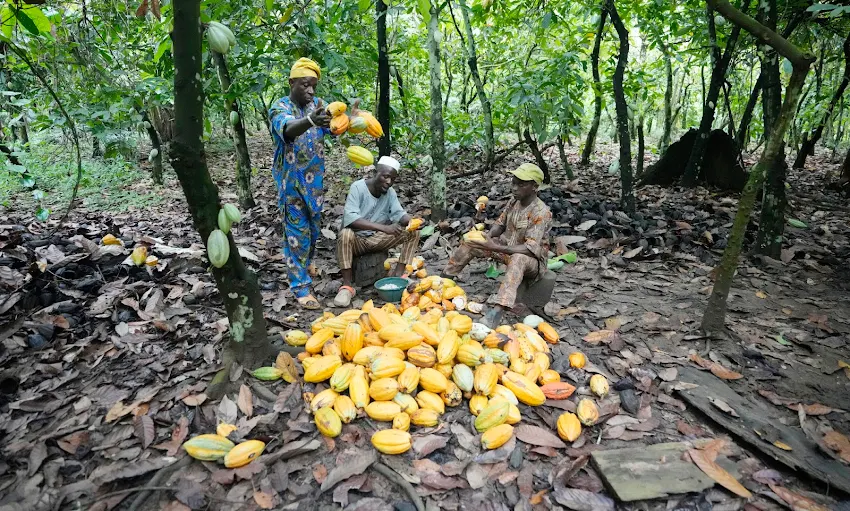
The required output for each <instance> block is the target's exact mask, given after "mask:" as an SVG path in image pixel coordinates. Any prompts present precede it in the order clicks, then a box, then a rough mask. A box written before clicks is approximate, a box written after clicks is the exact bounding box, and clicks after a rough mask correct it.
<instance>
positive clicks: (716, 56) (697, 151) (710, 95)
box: [682, 0, 750, 187]
mask: <svg viewBox="0 0 850 511" xmlns="http://www.w3.org/2000/svg"><path fill="white" fill-rule="evenodd" d="M749 3H750V0H744V2H743V4H744V10H746V9H747V7H748V6H749ZM706 16H707V21H708V33H709V39H710V40H711V55H712V57H711V60H712V69H711V79H710V82H709V84H708V92H707V93H706V96H705V101H704V102H703V107H702V119H701V120H700V123H699V130H698V131H697V137H696V140H694V147H693V148H692V149H691V155H690V157H689V158H688V163H687V165H686V166H685V173H684V175H683V176H682V184H683V185H685V186H688V187H692V186H695V185H696V184H697V181H698V180H699V178H700V173H701V171H702V160H703V158H704V157H705V150H706V148H707V147H708V136H709V134H710V133H711V125H712V124H713V123H714V113H715V110H716V109H717V100H718V99H719V98H720V88H721V87H722V86H723V81H724V80H725V79H726V69H727V68H728V67H729V62H730V61H731V60H732V54H733V53H734V52H735V44H736V42H737V40H738V35H739V34H740V32H741V27H738V26H735V27H733V28H732V32H731V33H730V34H729V38H728V39H727V40H726V50H725V51H724V52H723V55H722V56H721V54H720V48H719V47H718V46H717V34H716V32H715V27H714V10H713V9H712V8H711V7H707V9H706Z"/></svg>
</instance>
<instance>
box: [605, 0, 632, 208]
mask: <svg viewBox="0 0 850 511" xmlns="http://www.w3.org/2000/svg"><path fill="white" fill-rule="evenodd" d="M606 9H607V10H608V15H609V16H611V23H612V24H613V25H614V29H615V30H616V31H617V37H618V38H619V40H620V50H619V53H618V55H617V67H616V68H615V70H614V78H613V85H614V106H615V107H616V110H617V133H618V134H619V138H620V186H621V187H622V188H621V190H622V191H621V194H620V203H621V205H622V207H623V209H624V210H625V211H626V212H627V213H629V214H631V213H634V211H635V191H634V183H633V179H634V177H633V176H632V147H631V145H632V143H631V140H630V139H629V107H628V105H627V104H626V94H625V92H624V91H623V76H624V75H625V73H626V63H627V62H628V60H629V31H628V30H626V27H625V26H624V25H623V20H621V19H620V14H619V13H618V12H617V6H616V5H615V4H614V0H607V4H606Z"/></svg>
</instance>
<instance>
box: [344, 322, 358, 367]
mask: <svg viewBox="0 0 850 511" xmlns="http://www.w3.org/2000/svg"><path fill="white" fill-rule="evenodd" d="M340 345H341V346H340V347H341V348H342V356H343V357H344V358H345V360H351V359H353V358H354V355H356V354H357V352H358V351H360V349H361V348H363V329H362V328H361V327H360V324H359V323H349V324H348V326H347V327H345V332H344V333H343V334H342V341H341V342H340Z"/></svg>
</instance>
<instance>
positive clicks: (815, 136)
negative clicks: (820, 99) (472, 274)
mask: <svg viewBox="0 0 850 511" xmlns="http://www.w3.org/2000/svg"><path fill="white" fill-rule="evenodd" d="M843 49H844V75H843V76H842V77H841V81H840V82H838V88H837V89H835V93H834V94H833V95H832V99H831V100H830V101H829V105H828V106H827V107H826V111H825V112H824V113H823V116H822V117H821V119H820V122H819V123H818V125H817V126H816V127H815V130H814V131H813V132H812V135H811V137H807V136H804V137H803V143H802V145H801V146H800V151H799V152H797V158H796V159H795V160H794V168H795V169H801V168H803V167H804V166H805V165H806V158H808V156H809V155H810V154H814V153H815V145H816V144H817V143H818V141H820V138H821V136H823V130H824V127H826V125H827V123H828V122H829V119H830V117H832V112H833V111H834V110H835V106H836V105H837V104H838V102H839V100H840V99H841V96H842V95H843V94H844V90H845V89H847V85H848V84H850V34H847V38H846V39H844V45H843Z"/></svg>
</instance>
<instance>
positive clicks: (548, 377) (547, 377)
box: [537, 369, 561, 385]
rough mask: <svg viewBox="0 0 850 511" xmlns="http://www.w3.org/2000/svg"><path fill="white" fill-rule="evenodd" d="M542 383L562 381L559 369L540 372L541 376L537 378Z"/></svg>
mask: <svg viewBox="0 0 850 511" xmlns="http://www.w3.org/2000/svg"><path fill="white" fill-rule="evenodd" d="M537 381H538V382H539V383H540V385H546V384H547V383H555V382H558V381H561V375H560V374H559V373H558V371H555V370H553V369H546V370H545V371H543V372H542V373H540V378H538V379H537Z"/></svg>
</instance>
